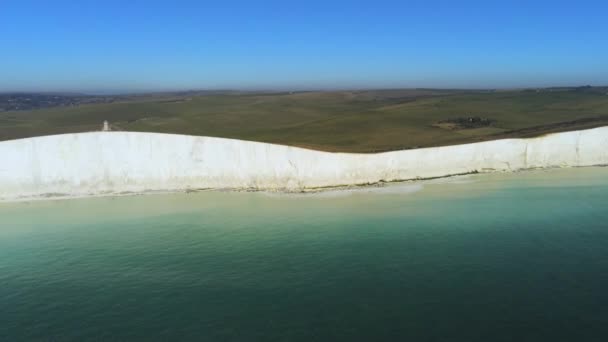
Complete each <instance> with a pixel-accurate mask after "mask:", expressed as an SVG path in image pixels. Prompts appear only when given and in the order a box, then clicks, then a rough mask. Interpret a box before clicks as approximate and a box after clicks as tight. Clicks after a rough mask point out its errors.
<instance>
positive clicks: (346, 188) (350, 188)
mask: <svg viewBox="0 0 608 342" xmlns="http://www.w3.org/2000/svg"><path fill="white" fill-rule="evenodd" d="M594 168H597V169H602V168H608V164H605V165H592V166H570V167H549V168H532V169H521V170H516V171H497V172H471V173H464V174H454V175H446V176H441V177H430V178H419V179H406V180H395V181H390V182H378V183H372V184H355V185H337V186H333V187H332V186H328V187H322V188H309V189H304V190H301V191H289V190H265V189H239V188H232V189H230V188H224V189H213V188H207V189H188V190H148V191H142V192H117V193H96V194H84V195H70V194H48V195H46V194H43V195H41V196H37V197H24V198H12V199H3V198H0V205H2V204H11V203H25V204H27V203H29V202H46V201H69V200H78V199H89V198H122V197H136V196H154V195H175V194H182V195H188V194H199V193H204V192H220V193H261V194H268V195H278V196H294V197H297V196H314V195H319V194H325V193H332V192H336V193H341V192H354V193H357V192H364V191H365V190H370V189H390V188H391V187H397V186H402V185H424V184H433V183H428V182H432V181H434V180H445V181H446V182H445V183H446V184H450V183H451V182H452V181H454V182H458V180H459V178H465V179H466V177H468V176H489V175H497V174H503V175H515V174H518V173H522V174H530V173H533V172H551V171H560V170H574V169H594Z"/></svg>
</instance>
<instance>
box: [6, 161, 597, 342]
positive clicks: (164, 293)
mask: <svg viewBox="0 0 608 342" xmlns="http://www.w3.org/2000/svg"><path fill="white" fill-rule="evenodd" d="M29 340H34V341H88V340H95V341H183V340H191V341H468V342H470V341H484V342H489V341H608V168H585V169H567V170H566V169H564V170H550V171H532V172H525V173H517V174H495V175H474V176H467V177H457V178H451V179H441V180H434V181H426V182H417V183H402V184H394V185H391V186H387V187H382V188H366V189H361V190H357V191H334V192H325V193H319V194H306V195H281V194H268V193H245V192H243V193H234V192H233V193H230V192H203V193H193V194H167V195H147V196H132V197H117V198H114V197H106V198H93V199H74V200H57V201H34V202H24V203H0V341H29Z"/></svg>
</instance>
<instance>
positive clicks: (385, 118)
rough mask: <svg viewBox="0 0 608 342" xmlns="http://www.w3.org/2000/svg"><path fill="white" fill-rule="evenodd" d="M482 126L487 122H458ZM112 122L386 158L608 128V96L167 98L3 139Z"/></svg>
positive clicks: (37, 114) (60, 113)
mask: <svg viewBox="0 0 608 342" xmlns="http://www.w3.org/2000/svg"><path fill="white" fill-rule="evenodd" d="M473 118H482V119H483V120H484V121H483V122H487V123H488V124H484V125H479V126H478V127H477V126H475V125H473V127H464V126H462V125H459V124H458V123H459V122H466V121H467V120H474V119H473ZM103 120H108V121H109V122H110V124H111V125H112V126H113V127H114V128H116V129H119V130H128V131H146V132H166V133H180V134H192V135H207V136H217V137H227V138H238V139H245V140H254V141H263V142H270V143H278V144H286V145H294V146H301V147H307V148H313V149H318V150H325V151H344V152H377V151H388V150H398V149H409V148H419V147H429V146H441V145H451V144H461V143H468V142H475V141H482V140H492V139H500V138H505V137H530V136H537V135H542V134H545V133H549V132H558V131H567V130H575V129H582V128H590V127H598V126H604V125H608V88H553V89H540V90H512V91H458V90H377V91H341V92H297V93H225V94H209V95H193V96H182V97H177V98H176V97H171V98H162V97H160V98H155V99H153V100H145V99H144V100H133V101H126V102H120V103H110V104H92V105H81V106H76V107H57V108H47V109H40V110H32V111H11V112H0V140H9V139H17V138H25V137H32V136H39V135H48V134H57V133H67V132H84V131H92V130H99V129H100V128H101V125H102V122H103ZM446 123H447V124H446ZM453 123H456V124H453Z"/></svg>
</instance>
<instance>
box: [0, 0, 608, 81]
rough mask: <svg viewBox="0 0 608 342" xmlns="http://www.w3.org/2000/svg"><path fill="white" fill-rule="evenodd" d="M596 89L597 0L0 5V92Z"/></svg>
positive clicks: (603, 41) (604, 29) (601, 56)
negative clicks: (568, 87)
mask: <svg viewBox="0 0 608 342" xmlns="http://www.w3.org/2000/svg"><path fill="white" fill-rule="evenodd" d="M570 85H608V1H605V0H603V1H588V0H578V1H560V0H528V1H518V0H501V1H497V0H484V1H481V0H477V1H473V0H469V1H467V0H462V1H455V0H452V1H441V0H436V1H430V0H427V1H407V0H402V1H383V0H375V1H356V0H352V1H331V0H323V1H318V0H303V1H293V0H292V1H289V0H283V1H263V0H259V1H235V0H233V1H230V0H222V1H205V0H200V1H179V0H174V1H153V0H148V1H138V0H131V1H125V0H122V1H117V0H104V1H99V0H98V1H87V0H79V1H76V0H74V1H64V0H54V1H48V0H44V1H42V0H40V1H33V0H0V91H79V92H90V93H104V92H107V93H111V92H141V91H165V90H186V89H265V90H270V89H276V90H278V89H292V90H299V89H361V88H396V87H433V88H519V87H543V86H570Z"/></svg>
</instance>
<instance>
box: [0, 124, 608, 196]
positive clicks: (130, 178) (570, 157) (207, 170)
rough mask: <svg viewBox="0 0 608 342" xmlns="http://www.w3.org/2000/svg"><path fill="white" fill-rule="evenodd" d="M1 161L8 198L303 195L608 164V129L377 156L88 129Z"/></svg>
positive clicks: (30, 145)
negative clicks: (217, 192) (229, 192)
mask: <svg viewBox="0 0 608 342" xmlns="http://www.w3.org/2000/svg"><path fill="white" fill-rule="evenodd" d="M0 158H1V162H0V200H2V201H16V200H28V199H37V198H55V197H87V196H102V195H121V194H137V193H147V192H175V191H189V190H200V189H218V190H266V191H285V192H300V191H312V190H316V189H317V190H318V189H322V188H333V187H348V186H355V185H366V184H376V183H382V182H395V181H406V180H416V179H428V178H439V177H447V176H452V175H460V174H468V173H478V172H479V173H486V172H504V171H518V170H525V169H538V168H555V167H580V166H601V165H608V127H600V128H595V129H589V130H581V131H572V132H565V133H555V134H550V135H546V136H542V137H538V138H530V139H504V140H495V141H487V142H479V143H472V144H464V145H455V146H445V147H433V148H422V149H416V150H404V151H393V152H383V153H377V154H352V153H330V152H320V151H313V150H307V149H303V148H297V147H290V146H282V145H274V144H266V143H258V142H251V141H242V140H234V139H224V138H212V137H198V136H186V135H173V134H160V133H138V132H90V133H76V134H63V135H53V136H45V137H36V138H28V139H19V140H11V141H4V142H0Z"/></svg>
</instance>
